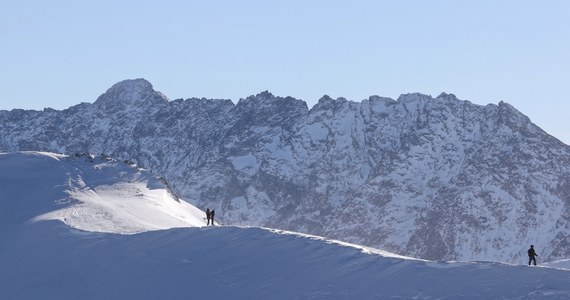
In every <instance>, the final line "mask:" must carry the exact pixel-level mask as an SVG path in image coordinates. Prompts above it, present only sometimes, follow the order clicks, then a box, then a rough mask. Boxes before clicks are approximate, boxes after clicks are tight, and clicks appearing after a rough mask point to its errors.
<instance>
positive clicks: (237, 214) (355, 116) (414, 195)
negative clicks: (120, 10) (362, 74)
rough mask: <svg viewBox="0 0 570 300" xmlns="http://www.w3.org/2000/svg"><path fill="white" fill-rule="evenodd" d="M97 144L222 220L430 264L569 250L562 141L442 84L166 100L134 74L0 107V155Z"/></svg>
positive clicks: (99, 150) (92, 149)
mask: <svg viewBox="0 0 570 300" xmlns="http://www.w3.org/2000/svg"><path fill="white" fill-rule="evenodd" d="M16 151H50V152H57V153H69V154H71V153H94V154H104V155H105V156H110V157H114V158H117V159H119V160H131V161H132V162H133V163H136V164H138V165H139V166H142V167H144V168H148V169H150V170H152V172H153V174H154V175H156V176H160V177H162V178H163V179H164V180H165V182H166V183H168V185H169V188H170V189H171V190H172V191H173V194H176V195H178V196H179V197H181V198H183V199H187V200H188V201H189V202H190V203H191V204H193V205H195V206H197V207H198V208H200V209H202V210H205V209H206V208H213V209H215V210H216V212H217V214H216V215H217V216H218V217H219V220H220V221H221V222H222V223H225V224H235V225H255V226H266V227H272V228H279V229H283V230H293V231H298V232H303V233H308V234H314V235H319V236H325V237H327V238H332V239H337V240H343V241H346V242H350V243H355V244H361V245H366V246H370V247H374V248H380V249H386V250H388V251H391V252H395V253H398V254H402V255H407V256H413V257H419V258H423V259H431V260H493V261H501V262H508V263H520V262H524V260H525V259H526V258H525V257H526V249H527V248H528V246H529V245H530V244H534V245H535V247H536V249H537V252H538V254H539V255H540V257H539V258H540V259H543V260H555V259H562V258H567V257H569V256H570V247H569V245H570V238H569V235H568V233H569V232H570V230H569V229H570V228H569V227H570V223H569V220H570V210H569V207H570V196H569V195H570V147H569V146H568V145H565V144H564V143H562V142H560V141H559V140H557V139H556V138H554V137H552V136H550V135H548V134H547V133H546V132H544V131H543V130H541V129H540V128H539V127H538V126H536V125H535V124H533V123H532V122H531V121H530V120H529V118H528V117H526V116H525V115H523V114H522V113H520V112H519V111H517V110H516V109H515V108H514V107H512V106H511V105H509V104H507V103H505V102H500V103H499V104H497V105H495V104H489V105H486V106H481V105H475V104H473V103H471V102H469V101H463V100H459V99H457V97H455V96H454V95H452V94H445V93H443V94H441V95H439V96H438V97H435V98H433V97H431V96H428V95H422V94H405V95H402V96H400V97H399V98H398V99H396V100H393V99H390V98H383V97H378V96H371V97H369V98H368V99H366V100H363V101H361V102H354V101H349V100H347V99H344V98H337V99H332V98H331V97H328V96H324V97H322V98H321V99H320V100H319V101H318V103H317V104H315V105H314V106H313V107H312V108H310V109H309V108H308V106H307V104H306V103H305V102H304V101H302V100H298V99H295V98H292V97H278V96H274V95H272V94H271V93H269V92H267V91H266V92H262V93H260V94H257V95H254V96H250V97H247V98H245V99H240V100H239V101H238V102H237V103H233V102H232V101H231V100H223V99H204V98H202V99H198V98H191V99H186V100H183V99H177V100H172V101H171V100H169V99H168V98H167V97H166V96H164V95H163V94H161V93H160V92H157V91H155V90H154V89H153V87H152V85H151V84H150V83H149V82H148V81H146V80H144V79H135V80H125V81H122V82H119V83H117V84H115V85H113V86H112V87H111V88H110V89H109V90H108V91H107V92H105V93H104V94H102V95H101V96H100V97H99V98H98V99H97V100H96V101H95V102H94V103H81V104H79V105H76V106H73V107H70V108H68V109H64V110H61V111H59V110H53V109H49V108H48V109H44V110H43V111H32V110H18V109H17V110H12V111H0V152H16Z"/></svg>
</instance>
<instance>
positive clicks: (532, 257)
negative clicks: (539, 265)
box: [528, 245, 538, 266]
mask: <svg viewBox="0 0 570 300" xmlns="http://www.w3.org/2000/svg"><path fill="white" fill-rule="evenodd" d="M536 256H538V254H536V251H534V245H530V249H528V265H529V266H530V263H531V262H534V265H535V266H536Z"/></svg>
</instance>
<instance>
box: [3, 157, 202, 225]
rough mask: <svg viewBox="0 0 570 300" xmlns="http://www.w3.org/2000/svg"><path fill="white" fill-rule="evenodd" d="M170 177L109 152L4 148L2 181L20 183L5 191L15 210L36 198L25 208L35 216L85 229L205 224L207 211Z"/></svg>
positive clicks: (34, 218)
mask: <svg viewBox="0 0 570 300" xmlns="http://www.w3.org/2000/svg"><path fill="white" fill-rule="evenodd" d="M26 182H30V183H31V184H30V186H29V187H25V186H23V185H25V184H26ZM165 183H166V182H165V181H164V180H161V179H160V178H156V177H154V176H152V175H151V174H150V173H149V172H148V171H146V170H144V169H141V168H139V167H137V166H136V165H134V164H133V163H132V162H130V161H117V160H115V159H112V158H110V157H108V156H92V155H89V154H76V155H71V156H67V155H61V154H54V153H45V152H22V153H10V154H0V184H1V185H2V186H8V185H14V186H16V187H20V190H16V191H14V192H12V193H11V192H10V190H7V191H5V192H4V195H3V198H5V199H2V203H1V204H0V205H2V209H3V210H9V208H10V202H11V201H24V200H25V201H28V202H29V201H31V203H28V204H27V205H28V207H25V208H21V209H22V210H24V211H26V212H28V213H27V215H28V216H29V217H30V219H29V221H31V222H39V221H46V220H60V221H63V222H64V223H65V224H67V225H69V226H71V227H73V228H77V229H81V230H86V231H92V232H109V233H119V234H129V233H139V232H146V231H152V230H160V229H168V228H175V227H192V226H203V225H205V222H204V220H203V217H204V213H203V212H202V211H201V210H199V209H197V208H196V207H194V206H192V205H190V204H188V203H187V202H185V201H183V200H180V199H178V198H177V197H176V196H175V195H174V194H173V193H172V192H171V191H170V190H169V188H168V186H167V185H166V184H165ZM18 214H21V212H18ZM22 221H25V220H19V222H22Z"/></svg>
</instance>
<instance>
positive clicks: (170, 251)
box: [0, 152, 570, 299]
mask: <svg viewBox="0 0 570 300" xmlns="http://www.w3.org/2000/svg"><path fill="white" fill-rule="evenodd" d="M203 215H204V213H203V212H202V211H201V210H199V209H198V208H195V207H193V206H192V205H190V204H188V203H186V202H184V201H183V200H181V199H177V198H176V196H174V195H173V194H171V193H170V192H169V189H168V186H167V185H166V184H165V182H164V181H161V180H159V179H156V178H154V177H153V176H152V175H151V174H150V173H149V172H147V171H144V170H141V169H139V168H137V167H136V166H134V165H130V164H128V163H125V162H120V161H115V160H113V159H110V158H106V157H90V156H79V157H77V156H64V155H56V154H51V153H38V152H26V153H11V154H0V240H1V242H0V299H570V271H569V270H567V269H566V268H567V267H568V263H567V261H559V262H552V263H549V264H545V265H551V266H552V267H545V266H539V267H528V266H525V265H509V264H503V263H494V262H443V261H439V262H435V261H426V260H418V259H413V258H408V257H403V256H398V255H395V254H391V253H388V252H384V251H381V250H377V249H372V248H366V247H362V246H358V245H352V244H348V243H343V242H339V241H333V240H328V239H325V238H320V237H316V236H310V235H304V234H300V233H293V232H285V231H278V230H273V229H267V228H256V227H235V226H215V227H212V226H210V227H207V226H205V221H204V220H203ZM526 246H527V245H521V248H523V249H522V251H524V248H525V247H526ZM539 255H540V253H539ZM539 258H540V257H539Z"/></svg>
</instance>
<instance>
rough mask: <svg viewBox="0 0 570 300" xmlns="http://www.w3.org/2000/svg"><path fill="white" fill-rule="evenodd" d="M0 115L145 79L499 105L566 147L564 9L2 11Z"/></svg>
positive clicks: (219, 93)
mask: <svg viewBox="0 0 570 300" xmlns="http://www.w3.org/2000/svg"><path fill="white" fill-rule="evenodd" d="M0 45H1V46H0V68H1V70H2V71H1V72H0V88H1V89H2V96H1V98H0V109H3V110H10V109H13V108H25V109H42V108H44V107H52V108H56V109H64V108H67V107H69V106H72V105H74V104H77V103H80V102H93V101H95V99H96V98H97V97H98V96H99V95H100V94H102V93H103V92H105V90H106V89H107V88H109V87H110V86H111V85H112V84H114V83H116V82H118V81H120V80H123V79H127V78H140V77H142V78H146V79H148V80H149V81H150V82H152V83H153V85H154V87H155V89H156V90H159V91H161V92H163V93H164V94H165V95H167V96H168V97H169V98H171V99H176V98H189V97H206V98H228V99H232V100H233V101H234V102H237V101H238V100H239V98H244V97H247V96H249V95H251V94H256V93H258V92H260V91H263V90H269V91H271V92H272V93H273V94H275V95H279V96H293V97H295V98H300V99H303V100H305V101H306V102H307V103H308V105H309V107H311V106H312V105H314V104H315V103H316V102H317V100H318V99H319V98H320V97H321V96H322V95H324V94H327V95H330V96H331V97H345V98H347V99H350V100H355V101H360V100H362V99H365V98H367V97H368V96H370V95H380V96H386V97H392V98H397V97H398V96H399V95H400V94H403V93H409V92H420V93H424V94H430V95H432V96H437V95H439V94H440V93H441V92H447V93H453V94H455V95H456V96H457V97H459V98H460V99H464V100H470V101H471V102H473V103H476V104H481V105H485V104H488V103H498V102H499V101H505V102H508V103H510V104H512V105H513V106H515V107H516V108H517V109H519V110H520V111H521V112H522V113H524V114H526V115H528V116H529V117H530V118H531V120H532V121H533V122H534V123H536V124H537V125H539V126H540V127H542V128H543V129H544V130H546V131H547V132H549V133H550V134H552V135H554V136H556V137H557V138H559V139H561V140H563V141H564V142H566V143H567V144H569V143H570V118H568V116H567V115H568V112H570V101H569V100H570V96H569V93H568V87H569V86H570V84H569V83H570V1H565V0H560V1H555V0H549V1H525V0H518V1H509V0H502V1H486V0H478V1H475V0H472V1H429V0H425V1H420V0H418V1H396V0H394V1H215V0H214V1H141V0H139V1H57V0H56V1H26V0H23V1H21V0H19V1H12V0H3V1H2V2H1V3H0Z"/></svg>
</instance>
